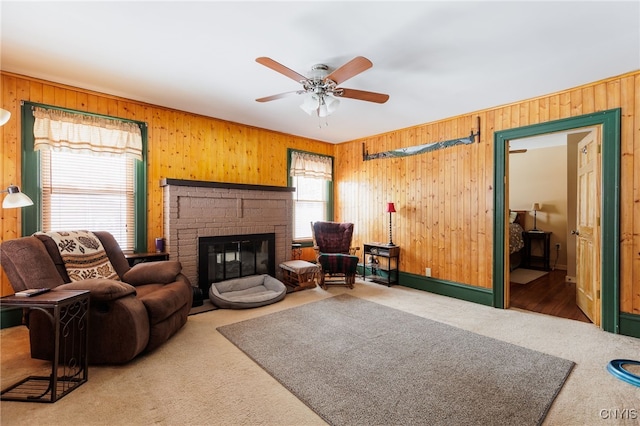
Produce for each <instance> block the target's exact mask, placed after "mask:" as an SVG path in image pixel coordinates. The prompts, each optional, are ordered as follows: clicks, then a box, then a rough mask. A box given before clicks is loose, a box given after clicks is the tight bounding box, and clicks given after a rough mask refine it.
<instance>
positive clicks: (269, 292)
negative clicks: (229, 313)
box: [209, 274, 287, 309]
mask: <svg viewBox="0 0 640 426" xmlns="http://www.w3.org/2000/svg"><path fill="white" fill-rule="evenodd" d="M286 293H287V287H286V286H285V285H284V284H283V283H282V282H280V281H278V280H277V279H275V278H273V277H272V276H270V275H266V274H265V275H251V276H248V277H242V278H235V279H232V280H226V281H220V282H218V283H213V284H211V288H210V289H209V299H211V303H213V304H214V305H216V306H217V307H219V308H226V309H246V308H256V307H258V306H264V305H269V304H271V303H275V302H279V301H280V300H282V299H284V296H285V295H286Z"/></svg>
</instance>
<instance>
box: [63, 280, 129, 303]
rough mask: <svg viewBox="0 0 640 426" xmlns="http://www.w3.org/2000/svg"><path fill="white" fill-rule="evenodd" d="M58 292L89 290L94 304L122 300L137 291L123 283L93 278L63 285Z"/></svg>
mask: <svg viewBox="0 0 640 426" xmlns="http://www.w3.org/2000/svg"><path fill="white" fill-rule="evenodd" d="M58 290H89V292H90V293H91V294H90V298H91V300H92V301H94V302H109V301H112V300H116V299H120V298H122V297H125V296H129V295H130V294H136V289H135V288H134V287H133V286H131V285H129V284H127V283H123V282H122V281H116V280H110V279H107V278H91V279H87V280H81V281H74V282H71V283H68V284H62V285H59V286H58V287H56V288H55V289H54V290H53V291H58Z"/></svg>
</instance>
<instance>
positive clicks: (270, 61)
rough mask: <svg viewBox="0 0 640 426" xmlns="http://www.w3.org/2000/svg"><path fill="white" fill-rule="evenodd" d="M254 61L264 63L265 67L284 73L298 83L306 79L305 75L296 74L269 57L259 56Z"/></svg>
mask: <svg viewBox="0 0 640 426" xmlns="http://www.w3.org/2000/svg"><path fill="white" fill-rule="evenodd" d="M256 62H257V63H259V64H262V65H264V66H265V67H267V68H271V69H272V70H274V71H277V72H279V73H280V74H282V75H285V76H287V77H289V78H290V79H292V80H295V81H297V82H298V83H300V82H302V81H306V80H307V77H305V76H304V75H302V74H298V73H297V72H295V71H294V70H292V69H289V68H287V67H285V66H284V65H282V64H281V63H279V62H276V61H274V60H273V59H271V58H267V57H264V56H261V57H259V58H256Z"/></svg>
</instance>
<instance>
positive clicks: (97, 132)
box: [33, 107, 142, 161]
mask: <svg viewBox="0 0 640 426" xmlns="http://www.w3.org/2000/svg"><path fill="white" fill-rule="evenodd" d="M33 115H34V117H35V124H34V126H33V134H34V150H35V151H39V150H55V151H69V150H74V151H75V150H80V151H84V152H90V153H94V154H100V155H128V156H131V157H133V158H135V159H137V160H140V161H142V133H141V131H140V127H139V126H138V125H137V124H135V123H132V122H129V121H123V120H117V119H109V118H103V117H95V116H90V115H83V114H74V113H70V112H66V111H62V110H57V109H46V108H41V107H35V108H34V110H33Z"/></svg>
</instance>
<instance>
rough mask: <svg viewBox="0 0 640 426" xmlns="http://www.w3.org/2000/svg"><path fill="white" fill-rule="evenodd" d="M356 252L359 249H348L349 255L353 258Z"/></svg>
mask: <svg viewBox="0 0 640 426" xmlns="http://www.w3.org/2000/svg"><path fill="white" fill-rule="evenodd" d="M358 250H360V247H349V254H350V255H352V256H354V255H355V254H356V252H357V251H358Z"/></svg>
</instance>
